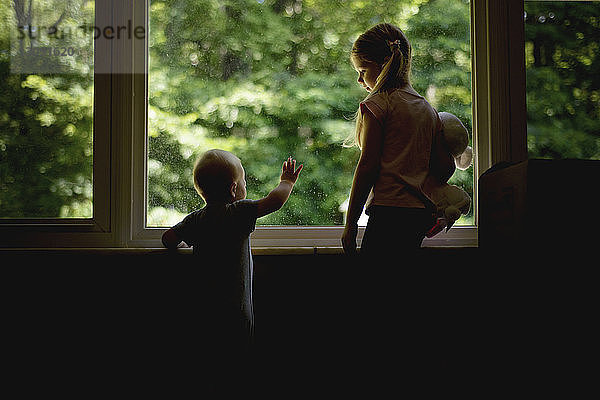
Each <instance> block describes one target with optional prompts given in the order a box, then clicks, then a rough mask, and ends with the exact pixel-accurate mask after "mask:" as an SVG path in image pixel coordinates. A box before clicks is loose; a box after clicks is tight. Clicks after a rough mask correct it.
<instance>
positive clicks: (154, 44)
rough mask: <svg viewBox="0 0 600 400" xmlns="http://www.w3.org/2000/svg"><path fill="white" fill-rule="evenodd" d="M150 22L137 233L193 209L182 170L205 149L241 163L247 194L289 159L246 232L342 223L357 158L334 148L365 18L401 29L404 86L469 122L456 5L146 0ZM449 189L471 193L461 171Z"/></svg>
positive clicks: (353, 101) (463, 18) (270, 181)
mask: <svg viewBox="0 0 600 400" xmlns="http://www.w3.org/2000/svg"><path fill="white" fill-rule="evenodd" d="M150 17H151V37H150V60H151V62H150V81H149V85H150V99H149V102H150V120H149V121H150V124H149V126H150V154H149V158H150V166H151V168H149V198H148V200H149V210H150V215H149V223H150V224H156V225H171V224H173V223H175V222H177V221H178V220H179V219H180V218H181V217H182V216H183V215H185V214H186V213H188V212H190V211H192V210H193V209H195V208H197V207H199V206H201V205H202V204H201V199H200V198H199V197H198V196H197V195H195V194H194V192H193V187H192V186H191V169H192V166H193V162H194V160H195V158H196V157H197V156H198V155H199V154H200V153H201V152H203V151H205V150H207V149H209V148H211V147H221V148H224V149H227V150H231V151H233V152H234V153H235V154H236V155H238V157H240V159H241V160H242V163H243V165H244V167H245V169H246V175H247V183H248V198H260V197H263V196H265V195H266V194H267V193H268V192H269V191H270V190H271V189H272V188H273V187H275V186H276V184H277V182H278V177H279V170H280V168H281V163H282V162H283V160H284V159H285V158H287V157H288V156H289V155H293V156H294V157H295V158H296V159H297V160H298V161H299V162H301V163H303V164H304V167H305V168H304V170H303V171H302V176H301V178H300V180H299V181H298V183H297V185H296V187H295V188H294V193H293V195H292V196H291V197H290V199H289V201H288V203H287V204H286V206H285V207H284V208H283V209H282V210H281V211H279V212H277V213H274V214H271V215H269V216H267V217H265V218H262V219H261V220H260V221H259V223H261V224H284V225H287V224H291V225H332V224H342V223H343V214H342V213H341V212H340V209H339V208H340V205H341V204H342V203H343V202H344V200H346V199H347V197H348V194H349V191H350V187H351V184H352V175H353V172H354V167H355V165H356V161H357V159H358V155H359V153H358V150H357V149H347V148H343V147H342V146H341V144H342V142H343V140H344V139H345V138H346V137H347V136H348V134H350V133H351V132H353V129H354V122H353V116H354V113H355V111H356V108H357V107H358V103H359V102H360V101H361V100H362V99H363V98H364V97H365V95H366V93H365V92H364V91H362V89H361V88H360V87H359V86H358V85H357V84H356V73H355V71H354V70H353V69H352V66H351V64H350V62H349V52H350V49H351V46H352V43H353V42H354V40H355V39H356V37H357V36H358V35H359V34H360V33H362V32H363V31H365V30H366V29H368V28H370V27H371V26H372V25H374V24H376V23H378V22H384V21H385V22H392V23H395V24H398V25H399V26H401V27H402V28H404V29H406V30H407V34H408V36H409V38H410V39H411V40H412V42H413V47H414V48H415V63H414V68H413V71H414V76H413V78H414V85H415V87H416V88H417V90H419V91H420V92H421V93H422V94H425V93H426V92H428V93H430V94H435V99H433V100H435V102H434V103H435V104H434V105H435V106H436V107H438V108H439V109H440V110H444V111H450V112H453V113H455V114H456V115H458V116H459V117H460V118H461V119H462V120H463V121H464V122H465V125H467V126H468V127H469V128H470V126H471V94H470V88H471V83H470V44H469V40H470V36H469V3H468V1H462V0H461V1H456V0H434V1H430V2H428V1H424V0H412V1H410V0H407V1H395V2H392V3H390V2H389V1H370V2H364V1H342V0H338V1H331V0H329V1H324V0H312V1H308V0H305V1H300V0H295V1H292V0H290V1H285V0H283V1H282V0H271V1H269V0H265V1H260V2H259V1H256V0H246V1H191V0H176V1H175V0H163V1H159V0H153V1H152V5H151V16H150ZM461 174H462V175H461ZM176 176H179V178H177V179H176V178H175V177H176ZM453 182H454V183H456V184H460V185H461V186H464V187H465V188H466V189H467V190H469V191H470V192H471V193H472V185H473V184H472V171H471V170H469V171H467V172H461V173H460V174H457V175H456V177H455V178H453ZM185 185H188V186H187V187H186V186H185ZM199 203H200V204H199ZM152 210H156V211H152ZM155 218H156V219H155Z"/></svg>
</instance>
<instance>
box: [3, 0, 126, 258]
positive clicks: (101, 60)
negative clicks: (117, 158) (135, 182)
mask: <svg viewBox="0 0 600 400" xmlns="http://www.w3.org/2000/svg"><path fill="white" fill-rule="evenodd" d="M112 3H113V0H96V1H95V3H94V4H95V12H94V24H95V26H109V24H110V23H111V21H112V19H113V15H112V11H113V7H112ZM112 47H113V43H112V42H111V41H109V40H107V39H104V38H98V39H96V40H94V107H93V169H92V186H93V189H92V190H93V194H92V196H93V211H92V217H91V218H12V219H8V218H7V219H0V247H42V246H55V245H65V244H68V245H69V246H77V247H79V246H92V245H101V244H114V238H113V236H114V234H113V230H112V229H111V227H114V220H113V218H112V213H111V208H112V207H111V193H112V192H113V191H114V188H113V182H112V174H111V173H110V172H111V171H113V170H114V168H113V166H112V165H111V149H112V148H113V147H114V146H113V145H112V143H111V137H112V135H111V133H112V124H111V122H112V119H111V117H110V116H111V115H112V114H113V110H112V108H111V107H112V103H113V94H114V92H113V82H112V73H100V72H98V71H101V72H102V71H112V60H113V48H112ZM100 116H104V118H101V117H100ZM107 171H109V173H106V172H107Z"/></svg>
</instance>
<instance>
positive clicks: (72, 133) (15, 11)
mask: <svg viewBox="0 0 600 400" xmlns="http://www.w3.org/2000/svg"><path fill="white" fill-rule="evenodd" d="M94 14H95V2H94V1H68V2H65V1H52V0H38V1H30V2H28V1H24V0H15V1H11V2H2V3H1V4H0V20H1V21H2V25H3V26H4V27H6V28H7V29H4V30H3V31H2V32H0V68H1V69H0V74H1V75H2V77H1V79H0V97H1V98H2V99H3V100H2V104H1V106H0V218H1V219H21V218H26V219H30V218H52V219H56V218H91V217H92V216H93V203H92V193H93V176H92V173H93V157H94V154H93V153H94V147H93V141H94V138H93V108H94V107H93V103H94V35H93V31H92V29H91V28H92V27H93V26H94V20H95V16H94Z"/></svg>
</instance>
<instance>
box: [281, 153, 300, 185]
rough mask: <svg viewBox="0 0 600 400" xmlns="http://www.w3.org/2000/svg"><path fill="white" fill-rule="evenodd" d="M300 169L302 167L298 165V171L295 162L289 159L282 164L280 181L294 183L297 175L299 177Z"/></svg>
mask: <svg viewBox="0 0 600 400" xmlns="http://www.w3.org/2000/svg"><path fill="white" fill-rule="evenodd" d="M302 167H303V165H302V164H300V166H299V167H298V169H296V160H294V159H292V157H289V158H288V159H287V160H286V161H284V162H283V167H282V168H281V178H280V180H282V181H288V182H292V183H296V180H297V179H298V175H300V171H302Z"/></svg>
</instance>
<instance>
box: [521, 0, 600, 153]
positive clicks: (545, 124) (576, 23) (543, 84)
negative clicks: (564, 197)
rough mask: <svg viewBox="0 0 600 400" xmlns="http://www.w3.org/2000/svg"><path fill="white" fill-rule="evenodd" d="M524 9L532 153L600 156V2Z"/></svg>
mask: <svg viewBox="0 0 600 400" xmlns="http://www.w3.org/2000/svg"><path fill="white" fill-rule="evenodd" d="M525 11H526V19H525V37H526V44H525V63H526V67H527V135H528V137H527V145H528V150H529V155H530V157H539V158H585V159H600V74H598V72H599V71H600V46H599V44H598V42H599V39H600V34H599V32H600V30H599V28H600V14H599V11H600V3H597V2H581V3H571V2H570V3H568V4H567V3H561V2H531V1H530V2H526V7H525Z"/></svg>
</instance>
